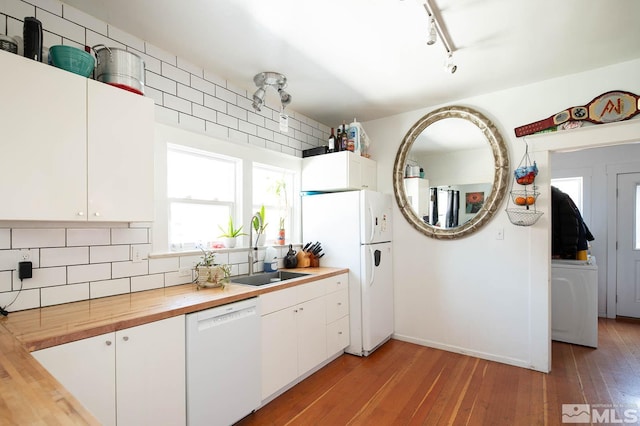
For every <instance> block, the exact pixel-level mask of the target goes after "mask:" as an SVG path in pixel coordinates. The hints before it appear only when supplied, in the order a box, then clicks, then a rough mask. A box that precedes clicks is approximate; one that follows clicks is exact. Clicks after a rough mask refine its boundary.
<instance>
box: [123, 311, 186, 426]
mask: <svg viewBox="0 0 640 426" xmlns="http://www.w3.org/2000/svg"><path fill="white" fill-rule="evenodd" d="M184 321H185V318H184V315H181V316H177V317H172V318H168V319H165V320H162V321H156V322H152V323H149V324H145V325H141V326H138V327H132V328H128V329H126V330H120V331H117V332H116V344H117V351H116V365H117V370H116V383H117V389H116V395H117V407H118V426H127V425H171V426H173V425H184V424H185V423H186V402H185V395H186V385H185V383H186V377H185V367H186V366H185V325H184Z"/></svg>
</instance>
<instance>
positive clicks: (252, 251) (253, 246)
mask: <svg viewBox="0 0 640 426" xmlns="http://www.w3.org/2000/svg"><path fill="white" fill-rule="evenodd" d="M254 219H255V220H256V221H257V222H258V231H257V232H258V234H257V235H256V241H255V243H254V241H253V220H254ZM249 225H250V226H249V246H250V247H249V275H253V264H254V263H255V262H256V260H257V258H258V238H260V234H261V229H262V219H261V218H260V212H256V213H255V214H254V215H253V216H252V217H251V220H250V221H249Z"/></svg>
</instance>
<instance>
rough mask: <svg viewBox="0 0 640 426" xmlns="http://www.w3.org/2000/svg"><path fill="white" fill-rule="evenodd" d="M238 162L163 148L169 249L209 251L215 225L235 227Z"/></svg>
mask: <svg viewBox="0 0 640 426" xmlns="http://www.w3.org/2000/svg"><path fill="white" fill-rule="evenodd" d="M240 171H241V163H240V160H238V159H236V158H232V157H226V156H222V155H214V154H212V153H209V152H206V151H200V150H196V149H191V148H186V147H182V146H177V145H168V147H167V198H168V203H169V212H168V214H169V247H170V249H171V250H172V251H177V250H189V249H195V248H197V247H198V246H199V245H202V246H203V247H211V246H212V244H213V243H214V242H215V241H216V240H218V235H220V229H219V228H218V225H224V224H226V223H227V222H228V220H229V216H231V217H233V218H234V221H235V222H236V223H237V216H236V215H237V213H238V211H237V210H238V209H237V200H238V199H239V195H238V194H239V189H238V181H239V179H238V175H239V173H240Z"/></svg>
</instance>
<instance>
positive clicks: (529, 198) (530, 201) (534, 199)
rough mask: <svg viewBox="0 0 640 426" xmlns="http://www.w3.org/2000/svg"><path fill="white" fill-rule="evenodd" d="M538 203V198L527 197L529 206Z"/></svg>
mask: <svg viewBox="0 0 640 426" xmlns="http://www.w3.org/2000/svg"><path fill="white" fill-rule="evenodd" d="M535 202H536V197H527V205H528V206H530V205H532V204H534V203H535Z"/></svg>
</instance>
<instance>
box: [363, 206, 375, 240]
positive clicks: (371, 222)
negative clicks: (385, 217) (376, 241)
mask: <svg viewBox="0 0 640 426" xmlns="http://www.w3.org/2000/svg"><path fill="white" fill-rule="evenodd" d="M368 209H369V227H370V231H371V232H370V235H369V240H368V241H365V242H366V243H371V242H372V241H373V237H374V235H375V232H376V218H375V216H374V215H373V208H371V204H369V206H368Z"/></svg>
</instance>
